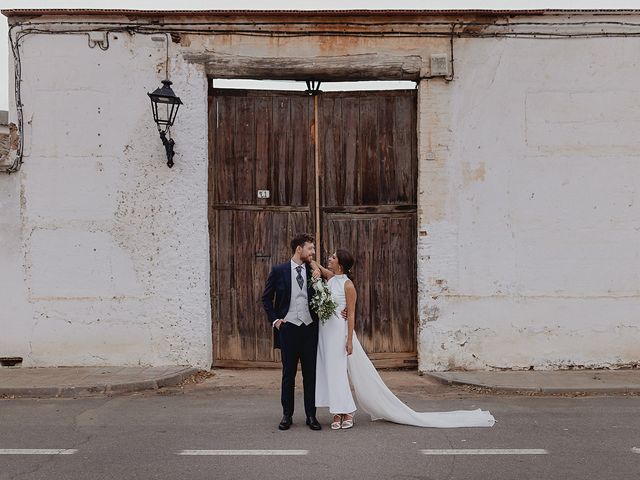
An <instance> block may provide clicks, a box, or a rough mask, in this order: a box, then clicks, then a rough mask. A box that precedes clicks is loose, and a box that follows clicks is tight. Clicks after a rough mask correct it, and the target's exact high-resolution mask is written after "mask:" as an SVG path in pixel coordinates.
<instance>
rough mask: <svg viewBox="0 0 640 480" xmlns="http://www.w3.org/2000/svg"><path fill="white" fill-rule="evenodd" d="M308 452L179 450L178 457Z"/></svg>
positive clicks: (305, 452)
mask: <svg viewBox="0 0 640 480" xmlns="http://www.w3.org/2000/svg"><path fill="white" fill-rule="evenodd" d="M308 453H309V450H181V451H180V452H178V455H306V454H308Z"/></svg>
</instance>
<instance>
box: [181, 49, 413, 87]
mask: <svg viewBox="0 0 640 480" xmlns="http://www.w3.org/2000/svg"><path fill="white" fill-rule="evenodd" d="M184 57H185V59H186V60H187V61H189V62H194V63H201V64H204V65H205V70H206V72H207V75H208V76H210V77H213V78H248V79H268V80H308V79H313V80H320V81H329V80H331V81H342V80H415V81H417V80H419V79H420V69H421V67H422V63H423V62H422V58H421V57H420V56H419V55H406V56H393V55H383V54H376V53H372V54H369V53H365V54H355V55H340V56H324V57H322V56H314V57H308V58H303V57H286V58H282V57H250V56H239V55H228V54H223V53H216V52H204V53H191V54H185V56H184Z"/></svg>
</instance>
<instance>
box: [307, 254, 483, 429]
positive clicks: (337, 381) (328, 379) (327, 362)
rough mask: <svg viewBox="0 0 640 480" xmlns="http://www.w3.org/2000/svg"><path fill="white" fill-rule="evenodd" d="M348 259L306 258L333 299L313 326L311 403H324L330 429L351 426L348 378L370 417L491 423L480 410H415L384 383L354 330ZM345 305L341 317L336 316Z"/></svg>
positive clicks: (423, 423) (450, 424)
mask: <svg viewBox="0 0 640 480" xmlns="http://www.w3.org/2000/svg"><path fill="white" fill-rule="evenodd" d="M353 264H354V260H353V256H352V255H351V253H349V252H348V251H347V250H344V249H338V250H337V251H336V252H335V253H334V254H333V255H331V256H330V257H329V260H328V264H327V267H328V268H324V267H322V266H321V265H319V264H318V263H316V262H315V261H312V262H311V266H312V267H313V269H314V271H316V273H315V275H316V276H317V275H318V273H317V272H318V271H319V274H321V275H322V277H323V278H324V279H326V280H327V281H328V282H327V283H328V286H329V289H330V290H331V296H332V297H333V299H334V300H335V302H336V304H337V307H336V309H335V312H334V314H333V315H332V316H331V317H330V318H329V319H328V320H327V321H325V322H324V323H321V324H320V326H319V335H318V354H317V365H316V407H329V412H330V413H332V414H333V419H332V422H331V429H333V430H338V429H341V428H342V429H348V428H351V427H353V424H354V414H355V411H356V405H355V403H354V400H353V396H352V394H351V388H350V387H349V379H351V383H352V384H353V391H354V393H355V396H356V399H357V400H358V404H359V405H360V407H361V408H362V409H363V410H364V411H365V412H367V413H368V414H369V415H370V416H371V419H372V420H387V421H389V422H394V423H400V424H404V425H414V426H417V427H435V428H456V427H490V426H492V425H493V424H494V423H495V420H494V418H493V416H492V415H491V414H490V413H489V412H487V411H483V410H480V409H477V410H457V411H450V412H415V411H413V410H411V408H409V407H408V406H407V405H405V404H404V403H403V402H402V401H401V400H400V399H399V398H398V397H396V396H395V395H394V394H393V393H392V392H391V390H389V389H388V388H387V386H386V385H385V384H384V382H383V381H382V379H381V378H380V375H378V372H377V371H376V369H375V367H374V366H373V364H372V363H371V360H369V357H367V354H366V352H365V351H364V350H363V348H362V346H361V345H360V342H358V337H357V336H356V334H355V332H354V326H355V311H356V299H357V294H356V288H355V285H354V283H353V281H352V279H351V278H350V270H351V268H352V267H353ZM345 308H346V311H347V320H346V322H345V320H344V319H343V318H342V317H341V315H340V312H342V310H343V309H345Z"/></svg>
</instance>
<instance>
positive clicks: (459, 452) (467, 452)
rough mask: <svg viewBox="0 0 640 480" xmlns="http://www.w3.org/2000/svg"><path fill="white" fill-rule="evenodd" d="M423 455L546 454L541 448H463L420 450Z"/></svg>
mask: <svg viewBox="0 0 640 480" xmlns="http://www.w3.org/2000/svg"><path fill="white" fill-rule="evenodd" d="M420 453H422V454H423V455H547V454H548V453H549V452H548V451H547V450H545V449H543V448H464V449H455V448H450V449H440V450H420Z"/></svg>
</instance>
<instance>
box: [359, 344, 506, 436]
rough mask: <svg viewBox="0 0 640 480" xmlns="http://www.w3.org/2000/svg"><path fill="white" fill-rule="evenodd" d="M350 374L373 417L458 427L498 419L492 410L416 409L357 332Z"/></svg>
mask: <svg viewBox="0 0 640 480" xmlns="http://www.w3.org/2000/svg"><path fill="white" fill-rule="evenodd" d="M347 363H348V369H349V378H351V383H352V384H353V390H354V392H355V395H356V399H357V400H358V405H359V406H360V407H361V408H362V409H363V410H364V411H365V412H367V413H368V414H369V415H370V416H371V419H372V420H387V421H389V422H394V423H401V424H403V425H413V426H416V427H434V428H457V427H491V426H493V424H494V423H495V419H494V418H493V416H492V415H491V413H489V412H488V411H484V410H480V409H479V408H478V409H476V410H454V411H450V412H416V411H414V410H412V409H411V408H409V407H408V406H407V405H405V404H404V403H403V402H402V400H400V399H399V398H398V397H396V396H395V395H394V394H393V393H392V392H391V390H389V388H388V387H387V386H386V385H385V383H384V382H383V381H382V379H381V378H380V375H379V374H378V371H377V370H376V368H375V367H374V366H373V364H372V363H371V360H369V357H367V354H366V352H365V351H364V349H363V348H362V345H360V342H359V341H358V339H357V338H356V335H355V333H354V335H353V353H352V354H351V355H349V357H348V361H347Z"/></svg>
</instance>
